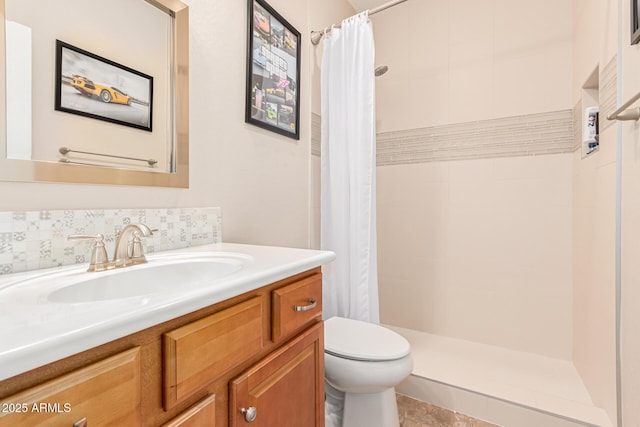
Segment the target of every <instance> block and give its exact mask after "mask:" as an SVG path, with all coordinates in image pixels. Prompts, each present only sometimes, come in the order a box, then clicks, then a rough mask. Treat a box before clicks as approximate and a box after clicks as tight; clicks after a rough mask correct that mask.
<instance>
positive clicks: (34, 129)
mask: <svg viewBox="0 0 640 427" xmlns="http://www.w3.org/2000/svg"><path fill="white" fill-rule="evenodd" d="M43 5H46V7H47V10H46V13H43V11H42V10H41V9H42V7H43ZM0 10H1V11H2V13H3V19H1V20H0V34H2V42H0V100H1V101H2V102H0V129H5V132H3V133H2V136H1V137H0V180H3V181H39V182H70V183H91V184H118V185H142V186H160V187H181V188H186V187H188V186H189V111H188V108H189V107H188V106H189V99H188V96H189V84H188V74H189V56H188V55H189V53H188V50H189V19H188V7H187V6H186V5H185V4H183V3H182V2H180V1H178V0H109V1H108V2H105V1H104V0H58V1H56V2H53V3H51V2H45V3H43V2H41V1H39V0H0Z"/></svg>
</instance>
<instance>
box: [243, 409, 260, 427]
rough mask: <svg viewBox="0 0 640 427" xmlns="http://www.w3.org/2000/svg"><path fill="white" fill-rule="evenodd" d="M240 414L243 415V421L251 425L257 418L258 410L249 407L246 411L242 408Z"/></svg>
mask: <svg viewBox="0 0 640 427" xmlns="http://www.w3.org/2000/svg"><path fill="white" fill-rule="evenodd" d="M240 412H242V414H243V415H244V420H245V421H246V422H248V423H252V422H253V421H255V419H256V417H257V416H258V410H257V409H256V408H255V406H249V408H248V409H245V408H242V409H240Z"/></svg>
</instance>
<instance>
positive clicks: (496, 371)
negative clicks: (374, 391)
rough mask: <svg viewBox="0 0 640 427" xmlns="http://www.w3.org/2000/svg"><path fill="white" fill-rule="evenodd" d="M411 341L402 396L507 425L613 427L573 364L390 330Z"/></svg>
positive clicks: (430, 335) (524, 426)
mask: <svg viewBox="0 0 640 427" xmlns="http://www.w3.org/2000/svg"><path fill="white" fill-rule="evenodd" d="M385 326H387V327H389V328H390V329H393V330H394V331H396V332H398V333H399V334H400V335H402V336H404V337H405V338H406V339H407V340H408V341H409V342H410V343H411V351H412V354H413V357H414V367H413V372H412V374H411V376H410V377H409V378H408V379H407V380H406V381H404V382H403V383H402V384H400V385H399V386H398V387H396V391H397V392H398V393H401V394H404V395H407V396H409V397H412V398H414V399H418V400H421V401H424V402H429V403H432V404H434V405H436V406H440V407H442V408H446V409H449V410H452V411H455V412H459V413H463V414H465V415H469V416H471V417H474V418H477V419H480V420H484V421H487V422H490V423H494V424H498V425H500V426H505V427H511V426H513V427H540V426H545V427H576V426H597V427H611V426H612V424H611V421H610V420H609V417H608V416H607V414H606V412H605V411H604V410H603V409H602V408H599V407H597V406H595V405H594V404H593V402H592V401H591V398H590V396H589V393H588V392H587V390H586V388H585V386H584V384H583V382H582V379H581V378H580V375H579V374H578V372H577V371H576V369H575V367H574V366H573V364H572V363H571V362H569V361H566V360H559V359H553V358H549V357H544V356H540V355H535V354H531V353H525V352H518V351H513V350H507V349H504V348H501V347H495V346H491V345H486V344H479V343H475V342H470V341H465V340H460V339H454V338H449V337H443V336H438V335H432V334H427V333H424V332H419V331H414V330H411V329H404V328H399V327H395V326H389V325H385Z"/></svg>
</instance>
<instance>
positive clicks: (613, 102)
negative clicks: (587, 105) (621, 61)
mask: <svg viewBox="0 0 640 427" xmlns="http://www.w3.org/2000/svg"><path fill="white" fill-rule="evenodd" d="M598 91H599V93H598V98H599V104H600V114H599V115H598V120H599V121H600V133H602V132H603V131H604V130H605V129H607V128H608V127H609V126H611V125H612V124H613V123H615V120H607V116H608V115H609V114H611V113H613V112H614V111H615V110H616V108H617V105H618V55H614V56H613V58H612V59H611V61H609V63H608V64H607V65H605V66H604V68H602V69H601V70H600V73H599V81H598Z"/></svg>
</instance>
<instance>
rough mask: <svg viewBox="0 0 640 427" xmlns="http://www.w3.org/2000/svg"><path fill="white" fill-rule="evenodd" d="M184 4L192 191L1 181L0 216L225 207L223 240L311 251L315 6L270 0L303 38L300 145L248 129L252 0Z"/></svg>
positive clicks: (205, 0)
mask: <svg viewBox="0 0 640 427" xmlns="http://www.w3.org/2000/svg"><path fill="white" fill-rule="evenodd" d="M185 3H188V4H189V6H190V25H191V26H190V149H191V151H190V170H191V176H190V188H189V189H164V188H148V187H126V186H98V185H75V184H43V183H11V182H1V183H0V194H1V195H2V197H1V198H0V210H19V209H73V208H126V207H171V206H176V207H191V206H220V207H222V211H223V217H224V227H223V233H224V240H226V241H237V242H246V243H255V244H271V245H287V246H297V247H306V246H308V241H309V225H308V216H309V215H308V212H309V208H308V207H309V190H308V176H309V160H308V153H309V129H310V119H309V117H310V102H311V96H310V95H311V94H310V87H311V84H310V83H311V79H310V70H309V68H310V67H309V63H310V52H311V49H310V47H309V46H310V44H309V42H308V38H307V37H306V35H308V33H309V23H308V22H309V17H310V10H309V4H310V3H311V2H308V1H296V2H292V1H288V0H271V1H270V2H269V3H270V4H271V5H272V6H273V7H274V8H275V9H276V10H278V11H279V12H280V13H281V14H282V15H283V16H284V17H286V18H287V19H288V20H289V22H291V23H292V25H294V26H295V27H296V28H297V29H298V30H299V31H300V32H301V33H302V34H303V35H304V36H305V37H303V39H302V43H301V45H302V70H301V97H302V99H301V101H302V102H301V138H300V141H295V140H293V139H289V138H286V137H283V136H279V135H276V134H275V133H271V132H268V131H264V130H262V129H260V128H257V127H254V126H251V125H248V124H245V123H244V97H245V75H246V71H245V70H246V26H247V2H246V1H229V2H222V1H210V0H187V1H185ZM47 7H49V6H48V4H47ZM51 7H53V6H51ZM314 7H315V8H316V9H322V4H320V5H317V4H316V5H315V6H314ZM41 12H42V13H44V12H43V11H41ZM51 108H53V106H51ZM35 126H38V125H37V123H36V124H35Z"/></svg>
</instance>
